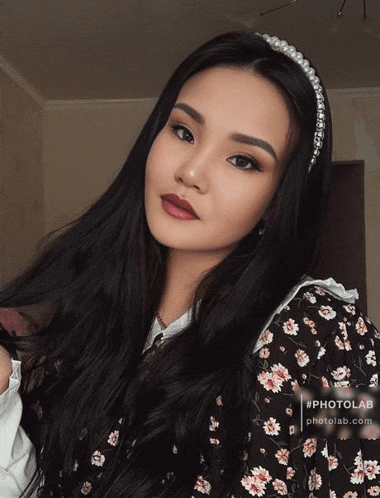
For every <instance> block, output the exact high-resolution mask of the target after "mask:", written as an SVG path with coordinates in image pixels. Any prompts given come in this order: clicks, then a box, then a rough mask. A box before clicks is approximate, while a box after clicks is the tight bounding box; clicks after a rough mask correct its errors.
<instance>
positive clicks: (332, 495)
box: [329, 489, 336, 498]
mask: <svg viewBox="0 0 380 498" xmlns="http://www.w3.org/2000/svg"><path fill="white" fill-rule="evenodd" d="M329 498H336V493H335V491H332V490H331V489H330V491H329Z"/></svg>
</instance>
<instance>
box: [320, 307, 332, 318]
mask: <svg viewBox="0 0 380 498" xmlns="http://www.w3.org/2000/svg"><path fill="white" fill-rule="evenodd" d="M318 313H319V314H320V315H321V316H322V317H323V318H325V319H326V320H332V319H333V318H335V317H336V311H334V310H333V309H332V307H331V306H321V307H320V308H319V310H318Z"/></svg>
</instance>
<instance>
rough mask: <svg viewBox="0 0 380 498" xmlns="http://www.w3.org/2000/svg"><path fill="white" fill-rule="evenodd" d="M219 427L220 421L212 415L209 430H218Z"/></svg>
mask: <svg viewBox="0 0 380 498" xmlns="http://www.w3.org/2000/svg"><path fill="white" fill-rule="evenodd" d="M217 427H219V422H218V421H217V420H215V418H214V417H210V425H209V430H210V431H216V429H217Z"/></svg>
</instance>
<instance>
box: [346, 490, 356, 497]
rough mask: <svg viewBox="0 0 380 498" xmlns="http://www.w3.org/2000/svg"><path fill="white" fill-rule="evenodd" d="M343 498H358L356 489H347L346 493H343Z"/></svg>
mask: <svg viewBox="0 0 380 498" xmlns="http://www.w3.org/2000/svg"><path fill="white" fill-rule="evenodd" d="M343 498H358V494H357V492H356V491H347V493H344V495H343Z"/></svg>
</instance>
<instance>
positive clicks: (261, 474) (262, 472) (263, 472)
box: [251, 465, 272, 484]
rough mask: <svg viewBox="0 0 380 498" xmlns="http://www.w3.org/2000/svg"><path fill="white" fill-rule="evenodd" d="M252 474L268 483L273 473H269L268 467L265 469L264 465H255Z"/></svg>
mask: <svg viewBox="0 0 380 498" xmlns="http://www.w3.org/2000/svg"><path fill="white" fill-rule="evenodd" d="M251 472H252V475H254V476H257V478H258V479H259V480H260V481H261V482H263V483H264V484H266V483H267V482H269V481H270V480H271V479H272V477H271V475H270V474H269V472H268V471H267V469H264V467H261V465H260V467H254V468H253V469H252V470H251Z"/></svg>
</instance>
